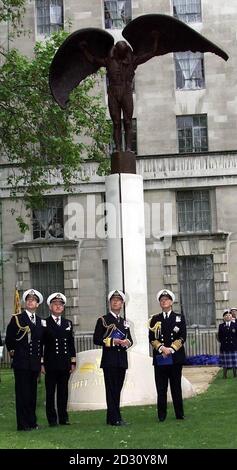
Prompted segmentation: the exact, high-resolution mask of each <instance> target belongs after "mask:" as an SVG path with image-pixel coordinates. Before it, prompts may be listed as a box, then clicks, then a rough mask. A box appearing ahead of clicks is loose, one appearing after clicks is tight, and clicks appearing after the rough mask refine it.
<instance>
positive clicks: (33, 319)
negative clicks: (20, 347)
mask: <svg viewBox="0 0 237 470" xmlns="http://www.w3.org/2000/svg"><path fill="white" fill-rule="evenodd" d="M30 319H31V321H32V323H35V316H34V315H33V313H32V314H31V315H30Z"/></svg>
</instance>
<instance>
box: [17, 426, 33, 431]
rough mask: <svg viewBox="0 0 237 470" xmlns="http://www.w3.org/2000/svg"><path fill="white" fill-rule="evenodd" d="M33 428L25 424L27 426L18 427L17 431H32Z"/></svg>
mask: <svg viewBox="0 0 237 470" xmlns="http://www.w3.org/2000/svg"><path fill="white" fill-rule="evenodd" d="M31 429H32V428H30V427H28V426H25V427H22V428H21V427H20V428H17V431H31Z"/></svg>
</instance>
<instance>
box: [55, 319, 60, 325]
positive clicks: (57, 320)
mask: <svg viewBox="0 0 237 470" xmlns="http://www.w3.org/2000/svg"><path fill="white" fill-rule="evenodd" d="M55 321H56V323H57V325H58V322H59V317H57V318H55Z"/></svg>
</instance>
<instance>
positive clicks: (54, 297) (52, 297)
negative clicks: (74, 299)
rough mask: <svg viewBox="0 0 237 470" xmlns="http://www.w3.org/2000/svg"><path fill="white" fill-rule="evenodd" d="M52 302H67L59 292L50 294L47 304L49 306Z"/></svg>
mask: <svg viewBox="0 0 237 470" xmlns="http://www.w3.org/2000/svg"><path fill="white" fill-rule="evenodd" d="M52 300H61V302H63V303H64V304H66V302H67V299H66V297H65V295H64V294H62V293H61V292H54V293H53V294H50V295H49V296H48V298H47V304H48V305H50V304H51V302H52Z"/></svg>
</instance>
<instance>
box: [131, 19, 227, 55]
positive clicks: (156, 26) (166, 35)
mask: <svg viewBox="0 0 237 470" xmlns="http://www.w3.org/2000/svg"><path fill="white" fill-rule="evenodd" d="M153 31H154V32H157V33H158V51H157V54H156V55H163V54H167V53H169V52H182V51H192V52H198V51H199V52H213V53H214V54H217V55H219V56H220V57H222V58H223V59H224V60H228V55H227V54H226V53H225V52H224V51H223V50H222V49H220V48H219V47H218V46H216V45H215V44H214V43H213V42H211V41H209V40H208V39H206V38H205V37H204V36H202V35H201V34H199V33H197V32H196V31H195V30H194V29H192V28H190V27H189V26H188V25H187V24H185V23H183V22H182V21H180V20H177V19H176V18H173V17H172V16H168V15H156V14H153V15H152V14H150V15H142V16H139V17H138V18H135V19H134V20H132V21H131V22H130V23H128V24H127V26H125V28H124V30H123V32H122V34H123V36H124V37H125V39H126V40H127V41H128V42H129V44H131V46H132V48H133V51H134V53H135V55H136V56H140V55H144V54H146V53H149V52H151V51H152V49H153V47H154V46H153V45H154V35H153V34H151V33H152V32H153Z"/></svg>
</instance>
